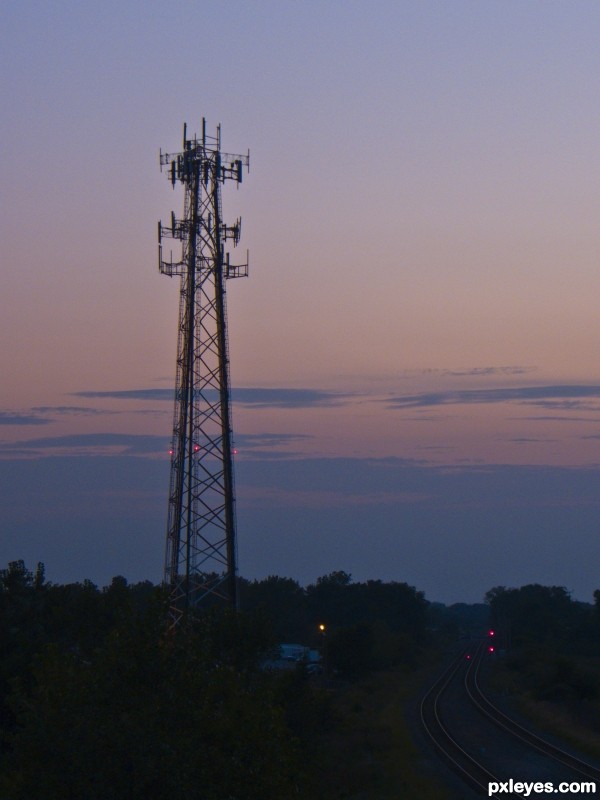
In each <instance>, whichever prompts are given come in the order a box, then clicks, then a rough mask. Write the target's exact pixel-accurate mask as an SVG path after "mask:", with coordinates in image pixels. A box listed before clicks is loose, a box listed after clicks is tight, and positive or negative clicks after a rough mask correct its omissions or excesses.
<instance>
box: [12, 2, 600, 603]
mask: <svg viewBox="0 0 600 800" xmlns="http://www.w3.org/2000/svg"><path fill="white" fill-rule="evenodd" d="M0 31H1V32H0V37H1V39H2V41H1V42H0V44H1V47H0V51H1V54H0V58H1V60H2V63H1V66H2V75H3V78H2V92H3V98H2V109H3V113H2V117H1V122H0V125H1V127H0V134H1V141H2V153H3V158H2V164H3V176H2V186H3V190H2V200H1V202H2V213H1V217H0V219H1V225H2V244H1V246H2V250H1V258H2V266H3V269H2V277H3V287H2V293H1V294H0V335H1V337H2V339H1V340H2V343H3V346H2V349H1V351H0V359H1V373H0V374H1V375H2V380H1V383H0V510H1V513H2V517H1V522H0V567H1V566H4V565H5V564H6V563H7V562H8V561H9V560H12V559H16V558H24V559H26V561H27V562H29V564H30V566H31V565H33V564H34V563H35V562H36V561H38V560H41V561H44V562H45V564H46V569H47V575H48V577H49V579H50V580H54V581H71V580H82V579H83V578H86V577H89V578H91V579H92V580H94V581H95V582H97V583H99V584H101V585H102V584H105V583H107V582H108V581H110V578H111V577H112V576H113V575H116V574H123V575H125V576H126V577H128V578H129V579H131V580H141V579H144V578H149V579H151V580H153V581H159V580H160V579H161V577H162V566H163V549H164V535H165V525H166V505H167V487H168V479H169V456H168V447H169V440H170V434H171V422H172V390H171V387H172V384H173V381H174V371H175V345H176V325H177V295H178V282H177V279H169V278H167V277H165V276H161V275H159V273H158V267H157V253H156V223H157V220H158V219H159V218H162V219H164V220H167V219H168V216H169V214H170V212H171V209H173V210H175V212H176V213H177V214H181V211H182V203H183V196H182V192H181V190H180V189H178V190H176V191H175V192H173V191H172V190H171V187H170V184H169V183H168V181H167V179H166V176H165V175H164V174H163V175H161V173H160V171H159V167H158V150H159V147H162V148H163V150H167V151H171V152H172V151H174V150H178V149H179V147H180V142H181V130H182V124H183V122H184V121H186V122H187V124H188V131H191V132H193V131H194V130H199V129H200V125H201V119H202V116H205V117H206V118H207V125H208V130H209V132H212V131H213V130H214V127H215V126H216V124H217V123H219V122H220V123H221V124H222V135H223V149H224V150H225V151H227V152H234V153H235V152H240V153H245V152H246V150H247V148H250V154H251V156H250V175H249V176H248V179H247V180H245V181H244V183H243V185H242V187H241V188H240V190H239V191H237V192H236V191H235V190H229V191H225V192H224V196H223V200H224V203H223V205H224V214H225V218H226V220H227V221H233V220H234V219H235V218H236V217H237V216H238V215H241V216H242V218H243V230H242V242H241V250H242V252H241V253H240V260H243V259H244V256H245V250H246V248H249V250H250V277H249V278H248V279H246V280H243V281H242V280H239V281H234V282H230V283H229V284H228V316H229V324H230V356H231V377H232V383H233V386H234V413H233V423H234V430H235V441H236V446H237V448H238V451H239V454H238V456H237V460H236V484H237V496H238V503H237V517H238V535H239V560H240V572H241V574H242V575H244V576H246V577H250V578H252V577H264V576H266V575H268V574H279V575H286V576H290V577H294V578H297V579H298V580H300V581H301V582H302V583H308V582H311V581H314V580H315V578H316V577H317V576H319V575H322V574H325V573H327V572H329V571H331V570H334V569H344V570H346V571H348V572H350V573H352V575H353V576H354V577H355V578H356V579H359V580H364V579H367V578H382V579H384V580H399V581H407V582H408V583H410V584H413V585H415V586H416V587H417V588H419V589H422V590H424V591H425V593H426V596H427V597H428V598H429V599H431V600H441V601H444V602H453V601H458V600H465V601H469V602H471V601H479V600H481V599H482V596H483V594H484V592H485V591H486V590H487V589H489V588H491V587H492V586H495V585H499V584H501V585H507V586H514V585H521V584H523V583H528V582H539V583H545V584H559V585H565V586H566V587H567V588H568V589H570V590H571V591H572V592H573V595H574V596H575V597H577V598H578V599H582V600H588V601H591V599H592V592H593V590H594V589H596V588H600V577H599V575H598V563H599V562H600V536H598V533H599V529H600V472H599V465H600V374H599V372H598V356H599V350H600V316H599V314H598V306H599V304H600V269H599V261H600V226H599V225H598V218H599V213H600V50H599V49H598V40H599V38H600V5H599V4H598V3H597V2H596V1H595V0H593V1H592V0H589V1H588V0H572V2H570V3H564V2H558V0H471V1H469V2H467V1H466V0H453V1H452V2H447V1H446V0H439V1H438V2H434V1H433V0H410V1H409V0H407V1H405V2H402V1H398V0H375V2H373V0H371V1H370V2H366V0H360V1H358V0H346V1H345V2H335V1H334V0H319V1H318V2H317V0H303V2H301V3H300V2H297V3H296V2H281V0H254V2H241V1H237V2H234V1H233V0H226V1H225V2H223V0H202V1H201V2H200V1H199V0H193V1H192V0H171V2H169V3H164V2H156V1H155V0H143V2H142V0H118V1H117V0H105V1H104V2H103V3H95V2H90V1H89V0H72V1H71V0H69V1H67V0H56V2H53V3H44V2H41V0H35V1H33V0H18V2H17V0H8V2H5V3H3V4H2V9H1V10H0Z"/></svg>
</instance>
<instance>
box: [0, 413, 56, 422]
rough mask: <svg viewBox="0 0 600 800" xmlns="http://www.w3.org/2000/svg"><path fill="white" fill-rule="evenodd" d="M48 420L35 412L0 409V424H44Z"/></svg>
mask: <svg viewBox="0 0 600 800" xmlns="http://www.w3.org/2000/svg"><path fill="white" fill-rule="evenodd" d="M48 422H50V420H48V419H45V418H44V417H40V416H38V415H37V414H19V413H13V412H11V411H0V425H46V424H47V423H48Z"/></svg>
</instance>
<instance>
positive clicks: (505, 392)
mask: <svg viewBox="0 0 600 800" xmlns="http://www.w3.org/2000/svg"><path fill="white" fill-rule="evenodd" d="M587 397H595V398H600V386H598V385H594V386H582V385H565V386H521V387H509V388H499V389H466V390H461V391H451V392H424V393H422V394H412V395H399V396H395V397H389V398H387V399H385V400H384V401H383V402H385V403H386V405H387V406H388V408H393V409H402V408H430V407H432V406H445V405H469V404H480V403H527V404H528V405H538V404H540V402H546V401H547V400H549V399H554V400H556V399H559V400H565V399H571V398H587Z"/></svg>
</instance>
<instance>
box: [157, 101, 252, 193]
mask: <svg viewBox="0 0 600 800" xmlns="http://www.w3.org/2000/svg"><path fill="white" fill-rule="evenodd" d="M163 167H165V168H166V169H167V173H168V176H169V180H170V181H171V184H172V185H173V187H175V184H176V183H177V181H180V182H181V183H184V184H185V183H189V182H190V181H191V180H193V177H194V175H198V176H199V178H200V179H201V181H202V182H203V184H204V186H207V185H208V183H209V180H210V178H211V173H212V177H213V179H216V180H218V181H220V182H221V183H225V181H226V180H234V181H235V182H236V183H237V184H240V183H241V182H242V177H243V171H244V168H245V169H246V171H247V172H249V171H250V151H249V150H248V152H247V154H246V155H245V156H243V155H233V154H231V153H222V152H221V126H220V125H217V131H216V136H209V135H208V134H207V133H206V120H205V119H204V117H203V118H202V134H201V136H200V137H198V135H197V134H194V136H193V138H191V139H188V138H187V125H186V123H184V124H183V150H182V152H180V153H163V152H162V150H161V151H160V169H161V172H162V169H163ZM198 168H199V169H198Z"/></svg>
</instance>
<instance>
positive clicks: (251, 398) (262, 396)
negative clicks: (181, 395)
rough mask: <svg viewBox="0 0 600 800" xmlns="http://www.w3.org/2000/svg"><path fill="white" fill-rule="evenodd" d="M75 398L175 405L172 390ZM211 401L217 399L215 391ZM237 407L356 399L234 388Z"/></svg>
mask: <svg viewBox="0 0 600 800" xmlns="http://www.w3.org/2000/svg"><path fill="white" fill-rule="evenodd" d="M74 396H75V397H86V398H97V399H114V400H147V401H153V400H155V401H169V402H173V399H174V392H173V390H172V389H127V390H117V391H108V392H76V393H75V394H74ZM208 396H209V397H216V393H214V392H213V391H211V392H210V393H209V394H208ZM231 396H232V400H233V402H234V403H236V404H238V405H242V406H246V407H252V408H320V407H323V406H339V405H342V404H343V403H345V402H347V401H348V400H351V399H352V398H353V397H355V395H354V394H352V393H342V392H328V391H321V390H319V389H268V388H245V387H240V388H234V389H232V392H231Z"/></svg>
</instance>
